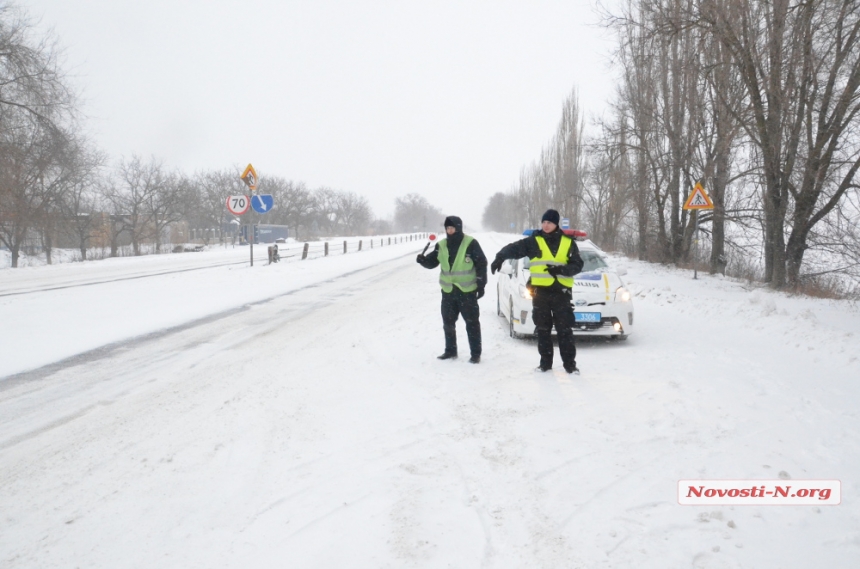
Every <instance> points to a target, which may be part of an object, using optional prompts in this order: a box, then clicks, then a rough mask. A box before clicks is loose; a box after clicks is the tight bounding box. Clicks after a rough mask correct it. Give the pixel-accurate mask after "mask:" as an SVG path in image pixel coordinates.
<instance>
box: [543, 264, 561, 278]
mask: <svg viewBox="0 0 860 569" xmlns="http://www.w3.org/2000/svg"><path fill="white" fill-rule="evenodd" d="M561 270H562V266H561V265H550V266H549V267H547V268H546V272H548V273H549V274H551V275H552V276H554V277H557V276H558V275H560V274H562V273H561Z"/></svg>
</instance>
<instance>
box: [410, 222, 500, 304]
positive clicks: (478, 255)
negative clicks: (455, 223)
mask: <svg viewBox="0 0 860 569" xmlns="http://www.w3.org/2000/svg"><path fill="white" fill-rule="evenodd" d="M446 239H447V242H448V258H449V259H451V262H452V263H453V262H454V259H455V258H456V257H457V253H458V252H459V251H460V245H461V244H462V243H463V233H462V232H460V231H458V232H456V233H454V235H448V236H447V237H446ZM466 256H468V257H471V259H472V263H473V264H474V265H475V275H476V277H477V280H478V290H481V289H483V288H484V287H485V286H487V256H486V255H484V251H483V250H482V249H481V245H480V244H479V243H478V240H477V239H474V238H473V239H472V242H471V243H469V246H468V247H467V248H466ZM421 266H422V267H424V268H425V269H435V268H436V267H438V266H439V244H438V243H437V244H436V247H434V248H433V251H432V252H430V253H428V254H427V255H424V261H423V262H422V263H421ZM455 288H456V287H455ZM457 290H458V291H459V290H460V289H457ZM443 294H444V293H443Z"/></svg>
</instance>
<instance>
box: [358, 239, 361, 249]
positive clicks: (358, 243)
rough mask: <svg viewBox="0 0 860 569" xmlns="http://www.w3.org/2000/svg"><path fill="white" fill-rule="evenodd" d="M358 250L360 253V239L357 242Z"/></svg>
mask: <svg viewBox="0 0 860 569" xmlns="http://www.w3.org/2000/svg"><path fill="white" fill-rule="evenodd" d="M358 250H359V251H361V239H359V240H358Z"/></svg>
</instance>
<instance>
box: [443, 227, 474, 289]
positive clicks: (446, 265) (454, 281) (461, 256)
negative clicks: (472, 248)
mask: <svg viewBox="0 0 860 569" xmlns="http://www.w3.org/2000/svg"><path fill="white" fill-rule="evenodd" d="M471 242H472V238H471V237H469V236H468V235H464V236H463V242H462V243H460V249H459V250H458V251H457V256H456V257H455V258H454V264H453V265H452V264H451V260H450V258H449V257H448V240H447V239H443V240H442V241H440V242H439V255H438V257H437V258H438V259H439V264H440V265H441V267H442V272H441V273H440V274H439V286H441V287H442V290H443V291H445V292H451V291H452V290H454V285H456V286H457V288H459V289H460V290H462V291H463V292H473V291H476V290H478V274H477V272H475V263H473V262H472V259H471V258H466V249H468V248H469V244H470V243H471Z"/></svg>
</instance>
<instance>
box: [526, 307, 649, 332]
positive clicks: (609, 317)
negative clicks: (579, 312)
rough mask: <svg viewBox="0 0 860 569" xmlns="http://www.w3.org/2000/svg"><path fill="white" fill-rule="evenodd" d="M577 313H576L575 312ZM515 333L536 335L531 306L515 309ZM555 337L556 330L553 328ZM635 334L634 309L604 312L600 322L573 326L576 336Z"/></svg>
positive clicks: (577, 323) (580, 323) (578, 323)
mask: <svg viewBox="0 0 860 569" xmlns="http://www.w3.org/2000/svg"><path fill="white" fill-rule="evenodd" d="M574 312H575V311H574ZM514 314H515V316H516V317H515V318H514V332H516V333H517V334H522V335H524V336H532V335H534V333H535V325H534V322H532V319H531V318H532V314H531V305H530V304H529V305H528V306H523V305H520V306H515V307H514ZM552 333H553V335H555V328H553V332H552ZM632 333H633V308H632V306H631V307H630V310H629V311H627V310H622V311H621V312H619V311H617V310H613V311H612V313H608V312H602V313H601V318H600V322H576V323H575V324H574V326H573V335H574V336H582V337H585V336H602V337H612V336H618V337H621V336H629V335H630V334H632Z"/></svg>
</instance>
